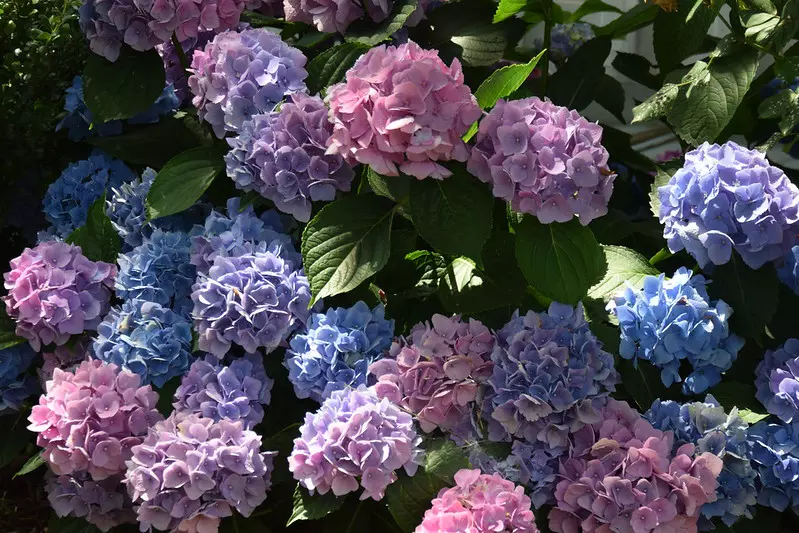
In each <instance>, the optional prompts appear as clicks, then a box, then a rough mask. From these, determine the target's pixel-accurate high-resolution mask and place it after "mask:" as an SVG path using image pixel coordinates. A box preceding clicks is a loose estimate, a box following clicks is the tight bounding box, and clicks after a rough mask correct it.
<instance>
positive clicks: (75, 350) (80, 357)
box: [37, 335, 92, 388]
mask: <svg viewBox="0 0 799 533" xmlns="http://www.w3.org/2000/svg"><path fill="white" fill-rule="evenodd" d="M42 359H43V360H44V362H43V363H42V367H41V368H39V369H38V370H37V373H38V375H39V383H40V384H41V386H42V388H45V386H46V383H47V382H48V381H50V380H51V379H53V373H54V372H55V369H56V368H58V369H61V370H64V371H65V372H72V371H73V370H75V368H77V367H78V366H79V365H80V364H81V363H82V362H84V361H88V360H89V359H92V339H91V337H90V336H89V335H82V336H80V337H78V338H77V339H74V341H71V342H69V343H68V344H64V345H63V346H56V348H55V349H54V350H53V351H46V352H42Z"/></svg>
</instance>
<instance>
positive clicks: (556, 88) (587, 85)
mask: <svg viewBox="0 0 799 533" xmlns="http://www.w3.org/2000/svg"><path fill="white" fill-rule="evenodd" d="M610 46H611V40H610V38H609V37H597V38H596V39H591V40H590V41H588V42H587V43H585V44H584V45H582V46H581V47H580V48H578V49H577V51H576V52H575V53H574V55H572V56H571V57H570V58H569V60H568V61H567V62H566V64H565V65H563V66H562V67H560V68H559V69H558V71H557V72H556V73H555V74H554V75H553V76H552V78H551V79H550V83H549V89H548V92H549V96H550V98H552V101H553V102H555V103H556V104H558V105H562V106H564V107H568V108H569V109H575V110H577V111H580V110H582V109H584V108H586V107H588V105H589V104H590V103H591V102H593V100H594V93H595V91H596V88H597V85H598V84H599V83H600V80H601V79H602V76H603V75H604V74H605V67H604V64H605V60H606V59H607V58H608V55H610Z"/></svg>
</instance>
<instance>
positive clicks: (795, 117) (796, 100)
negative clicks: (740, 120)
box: [757, 88, 799, 151]
mask: <svg viewBox="0 0 799 533" xmlns="http://www.w3.org/2000/svg"><path fill="white" fill-rule="evenodd" d="M757 111H758V114H759V115H760V118H766V119H770V118H779V119H780V121H779V135H776V134H775V135H773V136H772V137H771V138H769V140H768V141H767V143H766V145H765V146H760V147H758V149H759V150H762V151H768V149H770V148H772V147H773V146H774V144H776V142H777V141H779V140H780V139H781V138H783V137H785V136H787V135H788V134H790V133H792V131H793V129H794V127H795V126H796V125H797V124H799V90H793V89H790V88H786V89H785V90H782V91H780V92H778V93H777V94H774V95H772V96H770V97H768V98H766V99H765V100H763V101H762V102H761V103H760V106H758V108H757Z"/></svg>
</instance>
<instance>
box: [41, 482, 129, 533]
mask: <svg viewBox="0 0 799 533" xmlns="http://www.w3.org/2000/svg"><path fill="white" fill-rule="evenodd" d="M44 488H45V491H46V492H47V499H48V500H49V501H50V506H51V507H52V508H53V511H55V514H56V515H57V516H60V517H65V516H74V517H77V518H83V519H84V520H86V521H87V522H89V523H90V524H92V525H94V526H97V528H98V529H99V530H100V531H103V532H106V531H110V530H111V528H114V527H116V526H119V525H122V524H131V523H135V522H136V514H135V513H134V512H133V504H132V503H131V501H130V498H129V497H128V495H127V494H126V492H125V486H124V485H123V484H122V483H121V478H120V477H118V476H114V477H109V478H106V479H103V480H100V481H94V480H93V479H92V478H91V477H90V476H89V475H88V474H87V473H86V472H75V473H74V474H63V475H60V476H56V475H54V474H48V475H47V478H46V484H45V487H44Z"/></svg>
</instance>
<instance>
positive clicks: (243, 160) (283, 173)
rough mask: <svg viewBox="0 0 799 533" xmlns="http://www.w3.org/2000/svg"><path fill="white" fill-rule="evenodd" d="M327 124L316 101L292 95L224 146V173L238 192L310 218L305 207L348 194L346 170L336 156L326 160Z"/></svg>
mask: <svg viewBox="0 0 799 533" xmlns="http://www.w3.org/2000/svg"><path fill="white" fill-rule="evenodd" d="M332 133H333V124H332V123H331V122H329V121H328V119H327V107H325V104H324V102H323V101H322V99H321V98H319V97H318V96H308V95H305V94H293V95H291V97H290V100H289V101H287V102H286V103H284V104H283V105H281V106H280V110H279V111H275V112H273V113H270V114H265V115H255V116H254V117H253V118H252V120H250V121H248V122H246V123H245V124H244V126H243V127H242V129H241V131H240V133H239V135H238V136H237V137H233V138H230V139H228V140H227V142H228V144H229V145H230V146H231V150H230V152H229V153H228V154H227V156H226V157H225V162H226V164H227V173H228V176H230V177H231V178H232V179H233V181H234V182H235V183H236V187H237V188H239V189H241V190H243V191H257V192H258V193H259V194H260V195H261V196H263V197H264V198H267V199H269V200H271V201H272V202H274V204H275V207H277V208H278V209H279V210H280V211H283V212H284V213H289V214H290V215H292V216H293V217H294V218H296V219H297V220H299V221H301V222H308V220H309V219H310V218H311V202H312V201H323V202H329V201H331V200H333V199H335V197H336V191H345V192H346V191H349V190H350V185H351V184H352V178H353V176H354V174H353V171H352V167H350V166H349V164H347V163H345V162H344V158H343V157H342V156H341V155H338V154H326V153H325V150H326V146H327V141H328V139H329V138H330V135H331V134H332Z"/></svg>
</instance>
